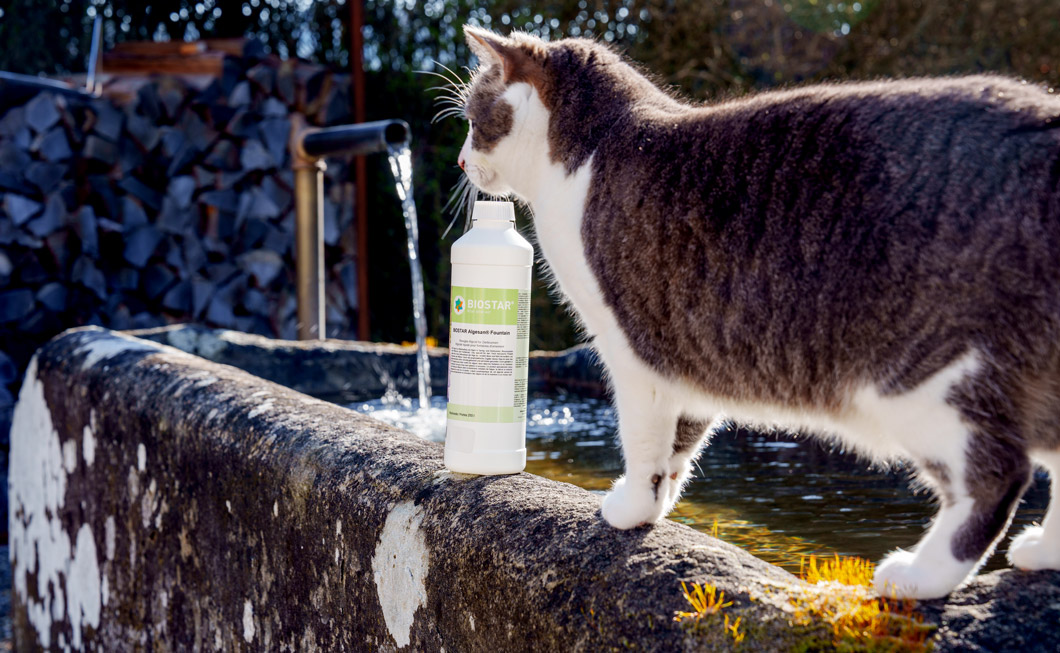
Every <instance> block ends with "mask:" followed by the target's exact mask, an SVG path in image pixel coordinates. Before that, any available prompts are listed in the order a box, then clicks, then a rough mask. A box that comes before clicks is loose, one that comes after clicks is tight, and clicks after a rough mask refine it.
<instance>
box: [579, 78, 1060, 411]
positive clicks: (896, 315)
mask: <svg viewBox="0 0 1060 653" xmlns="http://www.w3.org/2000/svg"><path fill="white" fill-rule="evenodd" d="M594 164H595V167H596V169H595V171H594V178H593V187H592V190H591V192H590V197H589V199H588V203H587V205H586V213H585V219H584V222H583V227H582V234H583V240H584V242H585V249H586V254H587V256H588V258H589V263H590V265H591V266H592V267H593V269H594V271H595V272H596V273H597V276H598V278H601V279H602V280H603V281H604V283H602V286H603V288H604V294H605V297H606V299H607V301H608V303H609V304H610V306H611V307H612V310H613V311H614V313H615V315H616V317H617V318H618V322H619V324H620V325H621V326H622V328H623V330H624V331H625V332H626V333H627V335H629V336H630V340H631V344H632V345H633V347H634V349H635V350H637V351H638V352H639V353H640V354H641V357H642V358H643V359H645V360H648V361H651V362H652V363H653V365H654V366H656V367H657V368H659V369H664V370H669V371H671V372H674V373H677V374H679V375H681V376H691V377H699V379H700V381H701V382H702V383H703V384H704V385H709V386H717V387H725V386H729V387H731V385H730V384H731V383H732V381H733V379H737V378H739V379H742V380H743V381H744V383H746V384H749V385H750V386H754V387H756V388H757V390H755V391H754V392H752V393H751V394H756V395H759V396H765V395H773V396H775V397H777V398H780V397H783V396H790V395H791V393H792V392H798V391H797V390H796V389H795V386H793V385H790V384H789V383H788V382H786V381H784V380H782V377H783V376H785V375H777V374H776V373H775V371H776V369H777V368H780V369H787V370H793V371H798V373H797V374H794V375H792V374H788V375H787V376H789V377H791V376H796V377H798V380H799V381H800V382H801V384H800V385H801V387H803V388H806V387H817V388H821V387H822V386H821V384H820V383H819V382H820V381H821V380H822V379H824V378H829V379H832V380H833V381H835V382H838V381H839V379H841V378H847V379H850V378H854V377H860V378H864V377H866V376H870V377H874V378H876V379H877V380H880V381H883V379H882V377H881V375H883V374H886V375H887V376H889V377H890V380H888V381H887V383H892V382H893V383H895V384H897V385H901V386H910V385H915V383H916V382H917V381H918V380H919V379H922V378H924V377H925V375H926V374H929V373H930V372H931V371H932V369H933V368H934V367H937V366H938V365H941V364H944V363H946V362H948V361H949V360H951V359H952V358H953V356H954V355H957V354H959V353H960V352H961V351H963V350H965V349H967V348H968V347H969V346H971V345H970V340H969V338H975V339H977V342H976V343H975V347H979V348H990V349H992V350H995V351H999V352H1000V351H1001V350H1003V349H1004V350H1008V354H1012V355H1022V354H1023V353H1026V352H1023V351H1022V350H1021V349H1020V348H1021V347H1024V345H1025V344H1027V343H1030V342H1031V341H1036V342H1035V344H1034V346H1035V347H1040V346H1041V345H1040V343H1041V339H1043V338H1052V339H1053V340H1054V341H1055V336H1056V333H1055V332H1056V329H1057V325H1058V319H1060V264H1058V262H1057V261H1058V259H1060V256H1058V253H1060V190H1058V188H1057V185H1058V180H1060V101H1058V100H1057V98H1056V97H1055V96H1052V95H1050V94H1049V93H1047V92H1045V91H1044V90H1042V89H1040V88H1038V87H1035V86H1032V85H1029V84H1022V83H1020V82H1017V81H1012V80H1008V79H1005V78H1002V77H994V76H975V77H964V78H951V79H941V80H906V81H897V82H869V83H856V84H836V85H820V86H811V87H805V88H800V89H792V90H786V91H779V92H773V93H766V94H762V95H759V96H755V97H750V98H745V99H737V100H731V101H728V102H725V103H721V104H718V105H714V106H706V107H685V109H684V110H683V111H679V112H675V111H673V110H672V109H671V108H667V109H666V110H665V111H656V112H653V111H651V110H646V111H644V112H642V114H641V115H640V116H639V117H638V120H637V121H635V122H633V123H631V124H630V125H629V127H628V129H627V130H625V132H624V133H623V134H621V135H616V136H615V137H614V138H613V139H605V140H604V141H603V142H601V146H600V148H599V149H598V150H597V153H596V158H595V161H594ZM925 323H928V324H931V325H932V326H931V328H930V329H926V327H925ZM1002 324H1006V325H1012V324H1015V325H1017V327H1016V328H1017V329H1020V330H1023V331H1024V333H1023V334H1021V336H1020V338H1016V339H1013V338H1008V336H1006V335H1005V334H1004V333H1002V332H1001V330H1000V329H999V326H998V325H1002ZM1009 333H1010V334H1011V329H1010V330H1009ZM1028 351H1029V349H1028ZM901 352H905V353H901ZM767 360H768V361H769V362H768V363H766V362H765V361H767ZM925 361H926V363H925ZM721 367H724V368H725V369H726V370H728V371H729V373H726V374H725V375H720V374H719V373H717V372H713V371H710V372H704V371H703V370H708V369H709V370H717V369H719V368H721ZM884 370H886V372H885V371H884ZM788 381H790V378H789V379H788Z"/></svg>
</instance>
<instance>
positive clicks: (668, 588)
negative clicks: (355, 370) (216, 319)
mask: <svg viewBox="0 0 1060 653" xmlns="http://www.w3.org/2000/svg"><path fill="white" fill-rule="evenodd" d="M35 374H36V376H37V379H39V381H40V383H41V384H42V386H43V388H44V395H45V397H46V403H47V406H48V409H49V411H50V412H51V414H52V422H53V423H54V424H55V429H56V431H57V432H58V440H59V442H60V444H59V448H60V450H62V451H64V453H65V451H66V449H67V448H69V449H70V450H71V455H73V456H74V457H75V458H78V459H80V458H82V457H83V456H84V455H85V454H84V448H85V446H86V445H85V438H84V437H83V433H84V430H85V429H86V428H87V429H90V430H91V431H92V432H93V434H94V435H93V441H94V445H93V446H94V454H93V455H94V459H95V463H94V465H92V466H88V465H84V464H83V465H81V466H80V467H76V469H75V472H72V473H70V474H69V479H68V482H67V486H66V487H67V491H66V496H65V501H64V502H63V504H62V505H63V506H64V507H63V508H62V509H61V510H60V513H61V521H62V524H63V532H64V533H71V534H72V533H78V532H79V531H80V530H81V527H82V525H84V524H88V525H90V530H91V532H92V533H95V534H96V537H95V539H96V540H100V539H101V536H100V535H99V534H100V533H107V532H113V531H114V526H113V525H111V526H110V527H109V529H110V530H109V531H108V526H107V521H108V519H110V520H112V521H115V520H116V522H117V524H118V528H117V535H116V536H115V541H113V542H111V541H108V542H107V543H105V542H102V541H96V542H95V549H96V550H98V551H105V550H110V551H111V552H112V553H113V555H112V556H103V555H102V554H101V555H100V557H101V558H103V559H101V560H99V568H100V573H101V575H102V580H101V583H102V584H103V585H104V586H106V587H107V588H108V589H107V592H108V593H109V597H110V600H109V602H104V606H103V607H102V612H101V616H100V619H99V625H98V627H91V626H86V627H85V628H84V632H83V637H84V642H85V645H86V648H91V647H94V646H95V645H96V644H99V645H101V646H103V647H104V648H106V647H107V646H113V645H115V644H116V643H122V642H130V641H140V642H142V643H143V644H150V646H148V647H151V646H156V647H158V648H160V649H163V650H174V649H181V648H184V647H186V646H189V645H191V644H193V643H206V642H204V641H203V639H202V638H203V637H204V636H205V635H204V633H206V632H209V633H219V634H217V635H211V636H215V637H217V638H218V639H217V641H220V642H222V643H226V642H227V643H231V645H232V647H233V648H240V647H241V646H242V645H244V644H250V643H252V642H254V641H255V639H254V638H255V637H258V638H262V637H265V636H266V634H268V637H269V643H270V645H271V648H272V649H276V650H282V649H288V650H310V648H307V645H308V644H313V645H314V646H316V647H319V648H320V649H322V650H341V649H343V648H345V649H346V650H365V649H376V650H394V649H396V648H397V644H398V643H399V642H401V643H404V644H407V646H408V647H409V650H440V649H442V648H445V649H446V650H460V651H487V650H491V651H496V650H506V651H507V650H510V651H517V650H536V651H539V650H607V649H611V648H617V647H623V648H625V647H630V648H635V649H645V650H690V649H695V648H697V647H700V646H702V645H703V644H704V641H706V640H704V639H703V635H702V633H700V634H694V635H693V634H690V633H689V632H688V631H687V630H686V629H684V628H682V627H681V626H680V625H678V624H675V623H674V622H673V621H672V616H673V614H674V612H675V611H676V610H679V609H686V608H687V605H686V604H685V602H684V600H683V598H682V597H681V596H680V590H679V583H680V581H682V580H700V581H701V580H708V581H710V582H711V583H713V584H715V585H716V586H718V587H719V588H720V589H723V590H725V591H726V594H727V596H729V597H731V598H733V599H735V600H736V605H734V606H733V607H732V608H730V610H731V611H732V612H733V614H734V615H737V614H742V615H744V621H745V623H750V622H753V623H757V624H766V625H769V624H771V625H770V626H769V627H768V629H767V630H765V631H762V632H760V633H758V634H757V636H756V640H757V641H759V642H773V643H774V644H775V643H778V642H781V641H784V640H785V638H786V637H787V636H788V629H787V627H786V625H785V619H784V613H783V612H782V611H781V610H779V609H778V608H777V607H775V605H774V604H773V603H772V602H771V601H770V599H769V598H768V597H766V596H765V595H764V592H763V588H764V587H766V586H769V585H774V586H777V587H783V586H786V585H788V584H791V583H793V582H794V579H792V577H791V576H790V575H789V574H787V573H786V572H783V571H782V570H780V569H778V568H776V567H772V566H770V565H768V564H766V563H764V562H762V561H760V560H758V559H756V558H754V557H752V556H750V555H748V554H746V553H745V552H743V551H741V550H739V549H737V548H735V547H733V546H731V545H728V544H726V543H724V542H720V541H718V540H715V539H713V538H710V537H709V536H706V535H704V534H701V533H698V532H695V531H693V530H691V529H689V528H687V527H684V526H682V525H679V524H675V523H670V522H667V523H663V524H660V525H658V526H656V527H655V528H652V529H644V530H638V531H633V532H621V531H616V530H614V529H611V528H610V527H608V526H606V525H605V524H603V523H602V522H601V521H600V519H599V516H598V504H599V498H598V497H596V496H594V495H593V494H591V493H589V492H586V491H584V490H581V489H579V488H576V487H574V486H570V485H567V484H563V483H556V482H552V481H547V480H545V479H541V478H539V477H535V476H532V475H529V474H519V475H514V476H506V477H463V476H456V475H452V474H449V473H448V472H446V471H444V469H443V466H442V461H441V448H440V446H439V445H437V444H434V443H429V442H424V441H422V440H419V439H418V438H415V437H414V436H412V435H410V434H408V433H405V432H403V431H400V430H398V429H394V428H391V427H388V426H386V425H384V424H382V423H380V422H377V421H375V420H372V419H370V418H367V417H364V416H360V415H357V414H356V413H354V412H352V411H349V410H346V409H343V408H340V407H338V406H334V405H331V404H327V403H324V402H320V401H316V400H313V399H310V398H309V397H306V396H304V395H301V394H299V393H296V392H292V391H290V390H288V389H286V388H283V387H280V386H278V385H276V384H273V383H270V382H268V381H264V380H261V379H258V378H255V377H253V376H250V375H247V374H245V373H243V372H241V371H238V370H236V369H233V368H231V367H227V366H223V365H217V364H213V363H210V362H207V361H204V360H202V359H200V358H197V357H194V356H190V355H187V354H185V353H184V352H180V351H177V350H174V349H172V348H169V347H161V346H158V345H153V344H150V343H147V342H145V341H142V340H136V339H133V338H128V337H124V336H119V335H116V334H113V333H110V332H106V331H102V330H98V329H79V330H73V331H69V332H66V333H64V334H62V335H61V336H59V337H57V338H56V339H54V340H53V341H52V342H51V343H49V344H48V345H46V346H45V347H44V348H43V349H42V350H41V351H40V352H39V353H38V355H37V363H36V370H35ZM29 385H32V384H29V383H27V386H29ZM15 446H18V445H15ZM134 479H135V480H134ZM147 488H149V489H147ZM12 513H13V515H15V516H14V517H13V519H26V518H27V517H28V515H26V514H24V511H22V510H21V509H20V507H19V506H17V505H14V506H13V510H12ZM340 522H341V523H340ZM388 531H389V532H390V535H387V532H388ZM394 533H397V534H398V535H397V540H394ZM108 537H109V536H108ZM387 541H390V542H391V544H390V545H384V544H383V543H384V542H387ZM395 541H396V542H398V543H399V544H400V546H394V545H393V542H395ZM415 542H422V549H423V550H424V551H426V552H427V553H426V557H427V560H428V562H427V564H426V567H425V569H426V572H425V573H424V574H423V576H422V586H421V587H416V586H415V583H413V586H412V587H411V589H410V588H408V587H406V588H405V589H403V590H401V591H407V596H405V595H402V596H400V597H399V600H396V601H395V599H394V594H395V593H396V592H397V593H400V592H398V590H396V589H394V588H393V587H389V589H387V588H384V591H382V592H380V589H379V583H380V581H379V580H378V579H379V578H380V577H381V576H382V577H385V576H386V573H385V570H384V571H383V572H381V571H380V568H383V567H385V566H386V562H387V560H389V557H388V556H389V555H390V554H391V553H392V554H394V555H397V556H398V557H399V558H401V557H402V556H405V557H407V555H408V551H410V550H412V551H415V550H417V546H416V545H415ZM387 547H389V548H387ZM23 554H24V552H23ZM17 555H22V554H16V557H17ZM381 556H382V559H381ZM395 559H397V558H395ZM126 561H127V562H126ZM398 563H399V564H401V565H406V566H408V565H411V566H409V567H408V568H409V569H412V568H413V567H415V564H413V563H410V562H409V561H408V560H405V559H401V560H399V561H398ZM15 568H16V574H17V573H20V572H19V569H20V562H19V561H18V560H16V562H15ZM402 568H403V569H404V567H402ZM21 569H22V573H24V572H25V571H26V569H25V565H23V566H22V568H21ZM16 584H17V582H16ZM60 584H61V583H60ZM384 584H385V583H384ZM752 595H755V596H757V597H758V599H759V600H757V601H752V600H751V596H752ZM162 596H164V597H167V598H166V599H164V600H160V599H159V598H158V597H162ZM388 597H389V598H388ZM409 597H411V598H409ZM416 597H419V598H418V599H417V598H416ZM38 599H40V597H39V596H36V595H35V590H33V591H29V592H28V594H27V595H26V596H22V595H19V594H18V592H16V595H15V597H14V603H15V606H14V608H15V624H16V629H17V631H18V641H19V647H20V648H23V649H25V648H29V649H32V648H34V644H33V642H34V641H35V634H36V631H35V630H34V629H33V628H32V627H31V626H30V625H29V624H28V622H27V603H29V602H33V601H35V600H38ZM406 599H407V601H406ZM384 605H388V606H389V607H387V608H385V609H384V607H383V606H384ZM248 606H249V607H248ZM395 606H396V607H395ZM409 606H411V608H410V607H409ZM403 624H407V626H403ZM207 626H208V627H207ZM51 628H52V631H53V634H54V637H53V639H52V641H53V642H55V641H57V640H58V638H59V637H60V636H64V637H65V638H66V641H70V638H71V637H72V630H71V625H70V618H69V615H66V617H65V618H62V619H55V620H54V623H53V624H52V625H51ZM403 628H404V629H403ZM248 636H249V639H247V638H248ZM713 636H718V637H721V638H722V639H720V640H719V641H722V642H724V641H725V640H724V632H723V629H721V628H720V626H719V627H718V628H717V629H715V632H714V634H713ZM713 636H711V637H708V639H712V638H713ZM145 637H146V638H147V640H149V641H143V640H144V638H145ZM256 641H258V642H260V641H261V640H260V639H258V640H256ZM224 648H229V647H228V646H227V645H226V646H224Z"/></svg>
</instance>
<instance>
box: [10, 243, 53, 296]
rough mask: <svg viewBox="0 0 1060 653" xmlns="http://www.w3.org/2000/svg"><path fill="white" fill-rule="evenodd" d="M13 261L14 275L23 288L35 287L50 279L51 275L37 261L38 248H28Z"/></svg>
mask: <svg viewBox="0 0 1060 653" xmlns="http://www.w3.org/2000/svg"><path fill="white" fill-rule="evenodd" d="M29 249H30V250H31V251H28V252H23V254H22V255H21V256H19V257H18V258H17V259H15V275H16V276H17V277H18V280H19V281H20V282H21V283H22V285H24V286H29V287H36V286H39V285H41V284H43V283H44V282H45V281H48V279H50V277H51V275H50V274H49V273H48V271H47V270H45V269H44V266H43V265H41V262H40V261H39V260H38V252H37V251H36V250H37V249H39V246H38V247H34V248H29Z"/></svg>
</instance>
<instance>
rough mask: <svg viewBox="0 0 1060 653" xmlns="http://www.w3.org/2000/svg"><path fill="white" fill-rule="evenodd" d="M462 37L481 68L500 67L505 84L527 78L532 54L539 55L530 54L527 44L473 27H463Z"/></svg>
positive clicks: (531, 62)
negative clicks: (480, 64) (480, 63)
mask: <svg viewBox="0 0 1060 653" xmlns="http://www.w3.org/2000/svg"><path fill="white" fill-rule="evenodd" d="M464 37H465V38H466V39H467V45H468V47H470V48H471V51H472V52H473V53H475V56H477V57H478V59H479V61H480V62H482V65H483V66H491V65H499V66H501V68H502V70H503V71H504V81H505V82H510V81H513V80H515V79H519V80H520V81H522V80H523V78H526V77H528V75H527V72H528V69H529V68H531V67H532V66H531V64H533V59H534V58H535V57H534V54H540V53H539V52H538V53H531V51H530V49H529V47H528V44H527V43H521V42H519V41H516V40H512V39H510V38H506V37H504V36H501V35H500V34H497V33H495V32H491V31H489V30H487V29H482V28H481V27H475V26H473V25H464ZM535 45H536V44H535ZM538 49H540V48H538Z"/></svg>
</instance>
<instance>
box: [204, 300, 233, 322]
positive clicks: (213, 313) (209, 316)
mask: <svg viewBox="0 0 1060 653" xmlns="http://www.w3.org/2000/svg"><path fill="white" fill-rule="evenodd" d="M206 322H207V323H208V324H216V325H217V326H219V327H225V328H228V329H231V328H233V327H234V326H235V325H236V315H235V313H234V312H232V301H231V300H230V299H227V298H225V297H222V296H220V295H214V296H213V298H212V299H211V300H210V306H209V308H208V309H207V310H206Z"/></svg>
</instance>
